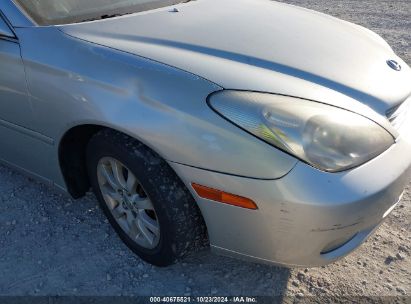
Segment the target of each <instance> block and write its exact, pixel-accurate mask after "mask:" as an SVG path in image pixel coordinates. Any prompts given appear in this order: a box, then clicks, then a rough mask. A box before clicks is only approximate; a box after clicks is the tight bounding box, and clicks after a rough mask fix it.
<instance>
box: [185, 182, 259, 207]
mask: <svg viewBox="0 0 411 304" xmlns="http://www.w3.org/2000/svg"><path fill="white" fill-rule="evenodd" d="M191 185H192V186H193V188H194V190H195V191H196V192H197V194H198V195H199V196H200V197H202V198H205V199H209V200H212V201H216V202H219V203H223V204H228V205H232V206H237V207H241V208H246V209H252V210H256V209H258V207H257V205H256V204H255V203H254V202H253V201H252V200H250V199H249V198H246V197H242V196H238V195H235V194H231V193H227V192H223V191H220V190H216V189H212V188H208V187H206V186H201V185H198V184H194V183H192V184H191Z"/></svg>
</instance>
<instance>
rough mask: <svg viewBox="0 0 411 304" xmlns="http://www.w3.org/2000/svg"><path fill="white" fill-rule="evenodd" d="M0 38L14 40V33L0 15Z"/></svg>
mask: <svg viewBox="0 0 411 304" xmlns="http://www.w3.org/2000/svg"><path fill="white" fill-rule="evenodd" d="M1 37H8V38H15V36H14V33H13V32H12V30H11V29H10V27H9V26H8V25H7V23H6V22H5V21H4V20H3V18H2V17H1V15H0V38H1Z"/></svg>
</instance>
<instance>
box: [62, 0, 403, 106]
mask: <svg viewBox="0 0 411 304" xmlns="http://www.w3.org/2000/svg"><path fill="white" fill-rule="evenodd" d="M59 28H60V30H62V31H63V32H65V33H66V34H68V35H70V36H73V37H77V38H80V39H83V40H86V41H89V42H93V43H97V44H100V45H104V46H108V47H111V48H113V49H117V50H121V51H125V52H128V53H132V54H136V55H139V56H143V57H147V58H150V59H152V60H155V61H159V62H162V63H165V64H168V65H170V66H174V67H177V68H180V69H183V70H185V71H188V72H190V73H193V74H196V75H198V76H200V77H203V78H205V79H207V80H210V81H211V82H214V83H216V84H218V85H219V86H221V87H223V88H227V89H240V90H253V91H263V92H270V93H277V94H287V95H293V96H297V97H303V98H308V99H315V100H319V101H322V102H326V103H333V102H334V101H335V100H338V99H339V97H336V96H337V95H336V94H334V93H335V92H338V94H339V95H342V96H345V97H348V99H350V100H355V101H357V103H358V101H360V102H361V103H362V104H365V105H366V106H368V107H371V108H372V109H373V110H375V111H376V112H378V113H380V114H383V113H385V112H386V111H387V110H388V109H390V108H392V107H393V106H395V105H396V104H398V103H399V102H401V101H403V100H405V99H406V97H407V96H408V95H409V94H410V93H411V86H410V84H411V70H410V68H409V67H408V66H407V64H406V63H405V62H404V61H402V60H401V59H400V58H398V57H397V56H396V55H395V54H394V52H393V51H392V49H391V48H390V47H389V46H388V44H387V43H386V42H385V41H384V40H383V39H382V38H380V37H379V36H378V35H377V34H375V33H373V32H371V31H369V30H367V29H365V28H362V27H360V26H357V25H354V24H351V23H348V22H345V21H342V20H339V19H336V18H333V17H330V16H327V15H324V14H321V13H317V12H314V11H310V10H307V9H303V8H299V7H295V6H291V5H286V4H282V3H277V2H273V1H268V0H260V1H255V0H196V1H191V2H188V3H182V4H179V5H176V6H174V7H173V8H170V7H168V8H163V9H157V10H153V11H148V12H143V13H137V14H132V15H127V16H123V17H118V18H113V19H105V20H100V21H95V22H86V23H79V24H72V25H64V26H60V27H59ZM391 59H392V60H396V61H397V62H399V63H400V64H401V66H402V71H395V70H393V69H392V68H390V67H389V66H388V64H387V60H391ZM331 92H334V93H331ZM331 96H333V97H331ZM331 99H333V100H334V101H330V100H331ZM348 99H347V100H348ZM341 100H342V99H341ZM335 104H336V105H337V106H342V107H346V108H350V109H351V108H352V106H353V105H354V103H353V102H346V103H345V104H344V102H339V101H335Z"/></svg>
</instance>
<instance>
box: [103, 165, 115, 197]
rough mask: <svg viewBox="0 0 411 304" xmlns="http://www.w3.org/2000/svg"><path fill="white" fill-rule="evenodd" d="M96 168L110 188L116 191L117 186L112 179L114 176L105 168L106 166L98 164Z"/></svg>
mask: <svg viewBox="0 0 411 304" xmlns="http://www.w3.org/2000/svg"><path fill="white" fill-rule="evenodd" d="M98 170H99V173H100V175H101V176H103V177H104V179H105V180H106V182H107V183H108V184H109V185H110V186H111V188H113V190H116V191H117V190H118V189H119V186H118V184H117V183H116V181H115V180H114V177H113V176H112V175H111V174H110V173H109V170H108V169H107V167H106V166H104V165H100V166H98Z"/></svg>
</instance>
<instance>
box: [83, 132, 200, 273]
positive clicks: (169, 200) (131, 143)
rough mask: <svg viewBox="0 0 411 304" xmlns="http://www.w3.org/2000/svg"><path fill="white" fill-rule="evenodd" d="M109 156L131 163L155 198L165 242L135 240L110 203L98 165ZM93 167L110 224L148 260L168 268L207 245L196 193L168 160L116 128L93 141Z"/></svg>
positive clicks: (89, 151)
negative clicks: (151, 245) (154, 243)
mask: <svg viewBox="0 0 411 304" xmlns="http://www.w3.org/2000/svg"><path fill="white" fill-rule="evenodd" d="M104 157H112V158H115V159H117V160H119V161H120V162H121V163H123V164H124V165H125V166H127V168H129V169H130V170H131V171H132V172H133V174H134V175H135V176H136V177H137V179H138V181H139V183H140V184H141V186H142V187H143V188H144V191H145V192H146V194H147V195H148V197H149V198H150V200H151V202H152V204H153V206H154V209H155V212H156V215H157V219H158V222H159V224H160V241H159V243H158V245H157V246H156V247H155V248H154V249H147V248H144V247H141V246H139V245H138V244H137V243H136V242H135V241H133V240H132V239H131V238H130V237H129V236H128V235H127V233H125V232H124V231H123V229H122V228H121V226H120V225H119V224H118V223H117V221H116V220H115V218H114V217H113V215H112V213H111V212H110V210H109V208H108V206H107V204H106V203H105V201H104V198H103V195H102V193H101V190H100V186H99V183H98V178H97V165H98V163H99V161H100V159H102V158H104ZM87 167H88V168H87V169H88V174H89V178H90V182H91V185H92V188H93V190H94V193H95V195H96V196H97V199H98V201H99V203H100V206H101V208H102V209H103V211H104V213H105V215H106V216H107V218H108V220H109V222H110V224H111V225H112V226H113V228H114V229H115V231H116V232H117V233H118V235H119V236H120V238H121V239H122V240H123V242H124V243H125V244H126V245H127V246H128V247H129V248H130V249H131V250H132V251H133V252H134V253H136V254H137V255H138V256H140V257H141V258H142V259H143V260H145V261H146V262H148V263H150V264H153V265H156V266H168V265H171V264H174V263H176V262H177V261H179V260H181V259H182V258H183V257H184V256H186V255H187V254H188V253H190V252H193V251H197V250H199V249H201V248H204V247H205V246H206V245H207V243H208V240H207V233H206V228H205V224H204V221H203V218H202V215H201V213H200V210H199V208H198V206H197V204H196V202H195V201H194V199H193V197H192V196H191V193H190V192H189V191H188V189H187V188H186V187H185V185H184V184H183V183H182V181H181V180H180V179H179V178H178V176H177V175H176V174H175V172H174V171H173V170H172V169H171V167H170V166H169V165H168V164H167V162H166V161H164V160H163V159H162V158H161V157H160V156H159V155H157V154H156V153H155V152H154V151H152V150H151V149H149V148H148V147H147V146H145V145H143V144H142V143H140V142H138V141H137V140H135V139H133V138H131V137H129V136H127V135H124V134H122V133H118V132H116V131H113V130H109V129H106V130H103V131H100V132H99V133H97V134H96V135H94V136H93V137H92V139H91V140H90V142H89V144H88V148H87Z"/></svg>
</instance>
